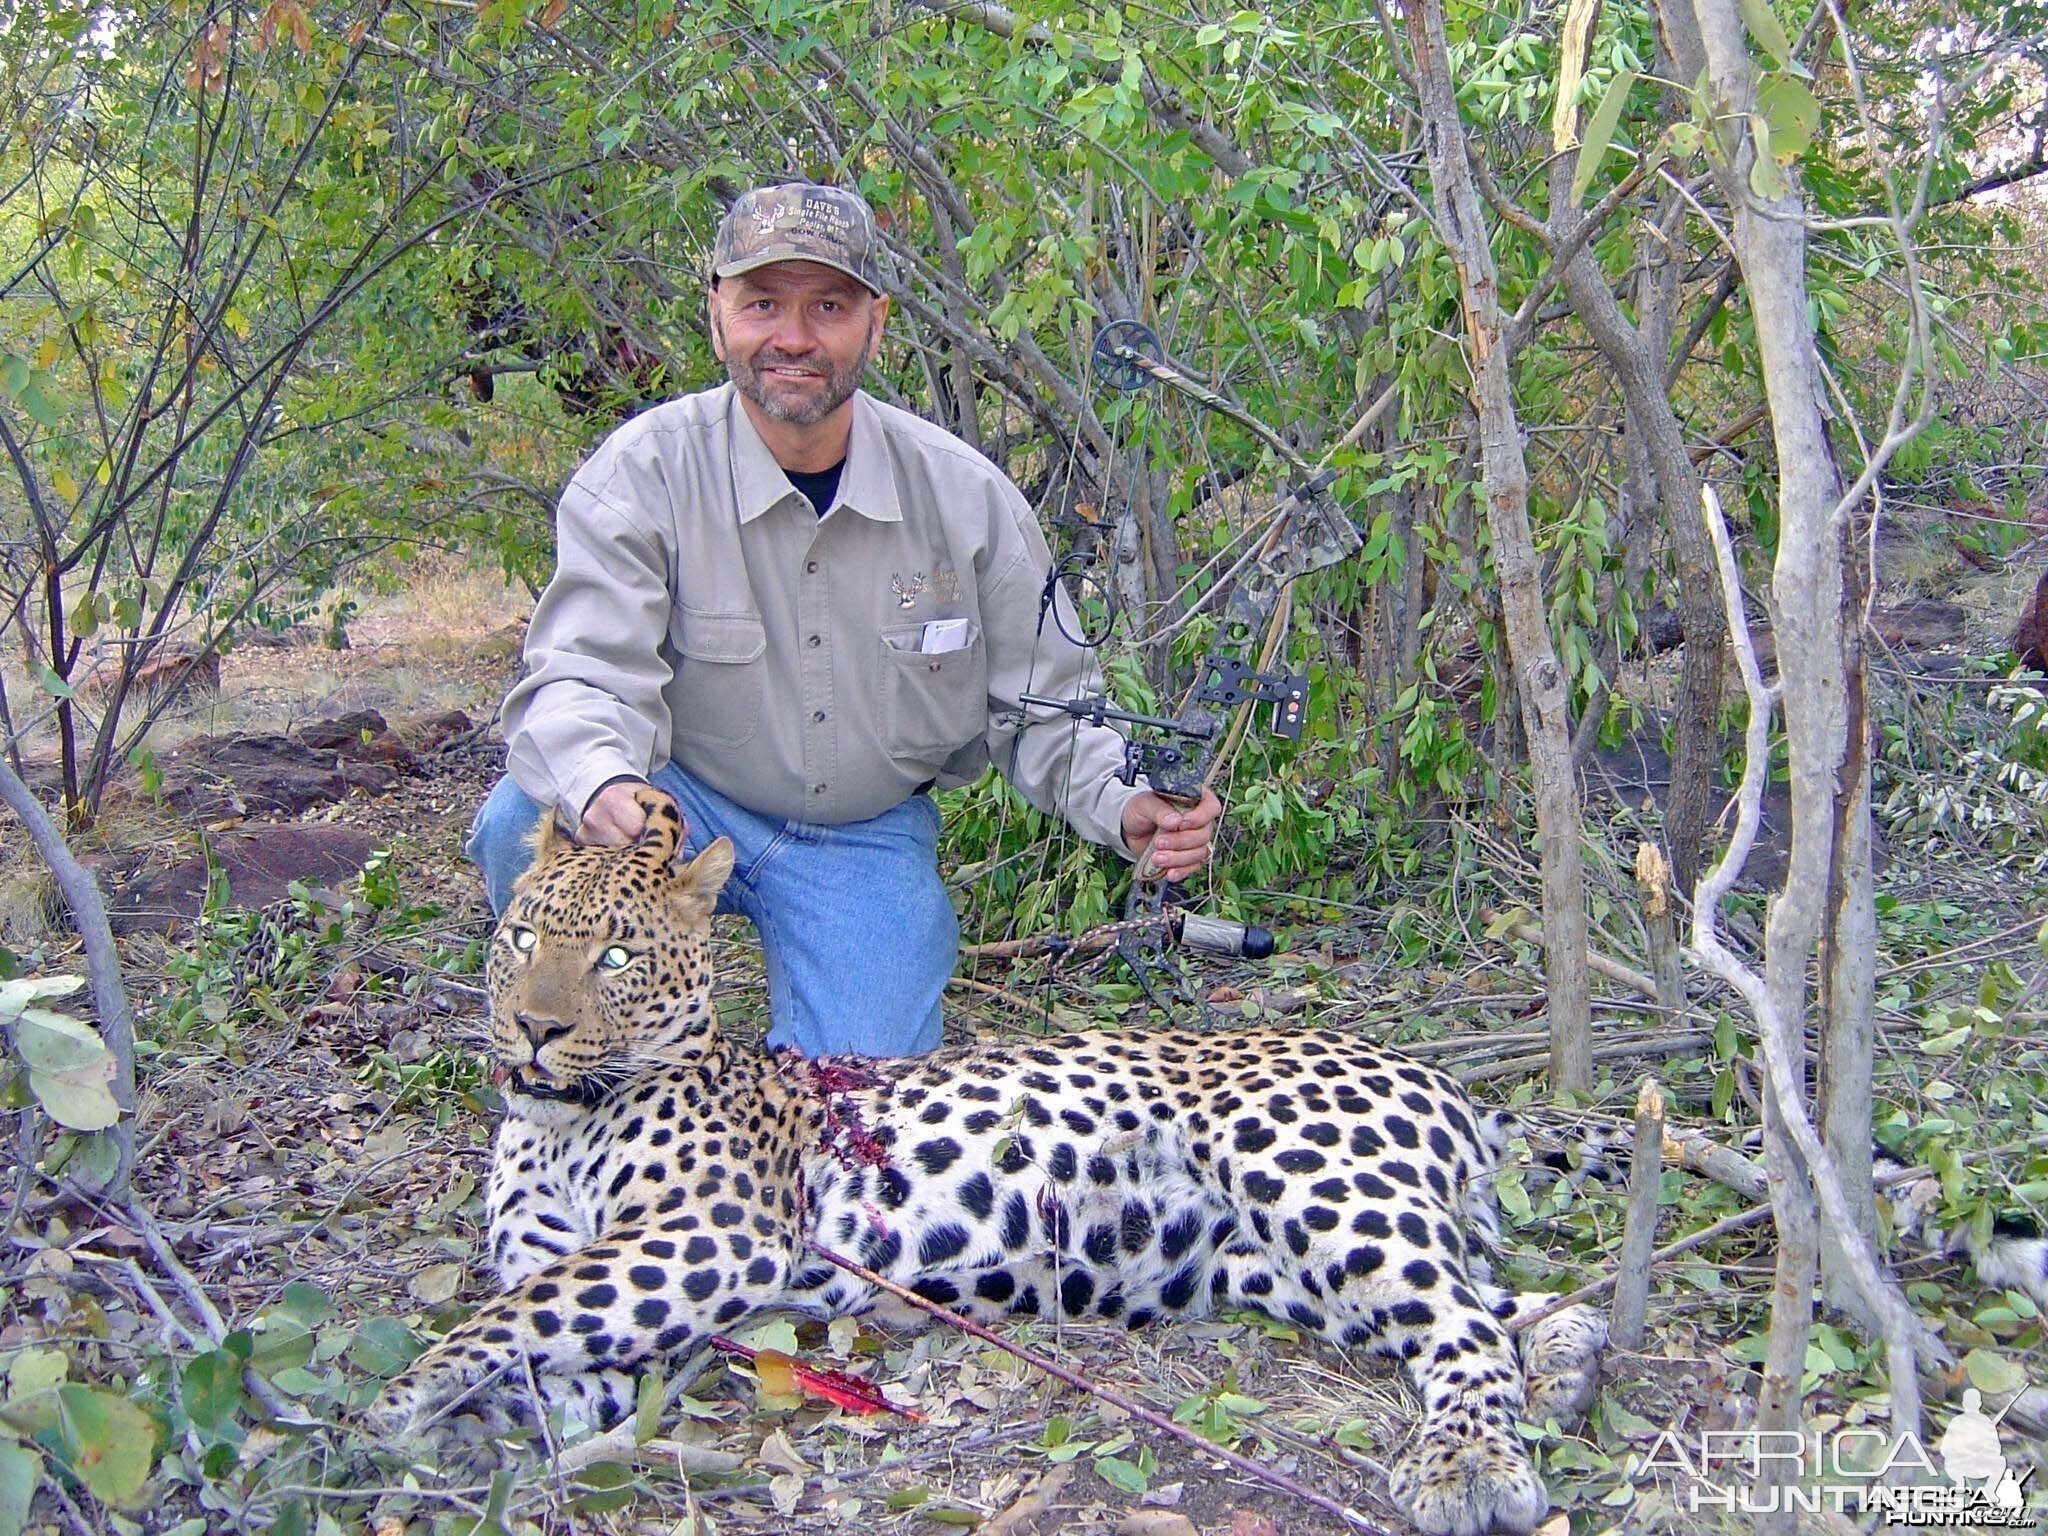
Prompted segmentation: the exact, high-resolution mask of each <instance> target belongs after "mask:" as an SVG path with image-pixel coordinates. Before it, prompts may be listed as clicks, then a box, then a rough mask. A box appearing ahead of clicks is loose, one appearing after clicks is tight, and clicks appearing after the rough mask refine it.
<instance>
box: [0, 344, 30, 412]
mask: <svg viewBox="0 0 2048 1536" xmlns="http://www.w3.org/2000/svg"><path fill="white" fill-rule="evenodd" d="M28 372H29V369H28V359H27V358H25V357H20V356H17V355H16V354H14V353H12V352H0V398H4V399H8V400H12V399H14V398H15V396H17V395H19V394H20V393H21V392H22V391H23V390H24V389H26V388H27V387H28Z"/></svg>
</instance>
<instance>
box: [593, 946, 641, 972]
mask: <svg viewBox="0 0 2048 1536" xmlns="http://www.w3.org/2000/svg"><path fill="white" fill-rule="evenodd" d="M597 963H598V964H599V965H601V966H603V967H604V968H605V969H606V970H608V971H623V970H624V969H625V968H626V967H627V966H629V965H631V964H632V963H633V952H632V951H631V950H630V949H628V948H626V946H625V945H623V944H607V945H606V946H605V949H604V953H603V954H601V955H599V956H598V957H597Z"/></svg>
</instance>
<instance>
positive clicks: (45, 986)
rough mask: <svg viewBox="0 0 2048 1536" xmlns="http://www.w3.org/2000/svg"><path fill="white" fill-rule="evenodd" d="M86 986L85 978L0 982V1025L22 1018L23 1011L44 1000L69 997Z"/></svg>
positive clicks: (42, 977)
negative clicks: (30, 1005)
mask: <svg viewBox="0 0 2048 1536" xmlns="http://www.w3.org/2000/svg"><path fill="white" fill-rule="evenodd" d="M84 985H85V978H84V977H83V976H24V977H20V978H18V979H17V980H14V981H8V982H0V1024H5V1023H7V1022H8V1021H9V1020H11V1019H18V1018H20V1017H21V1011H22V1009H24V1008H26V1007H27V1006H28V1005H29V1004H30V1003H33V1002H36V1001H39V1000H41V999H44V998H54V997H69V996H70V995H71V994H72V993H73V992H76V991H77V990H78V989H79V988H80V987H82V986H84Z"/></svg>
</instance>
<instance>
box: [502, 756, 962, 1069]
mask: <svg viewBox="0 0 2048 1536" xmlns="http://www.w3.org/2000/svg"><path fill="white" fill-rule="evenodd" d="M653 783H654V785H655V787H656V788H657V789H660V790H663V791H665V792H667V793H668V794H670V795H673V796H674V797H675V799H676V803H677V804H678V805H680V806H681V807H682V808H683V815H684V816H685V817H686V818H687V819H688V821H689V830H688V833H687V835H686V837H685V840H684V841H685V845H686V846H687V848H688V851H689V852H690V853H691V854H695V853H697V852H699V851H700V850H702V849H703V848H704V846H705V845H706V844H707V843H710V842H711V841H713V840H714V839H716V838H718V837H720V836H725V837H729V838H731V839H732V841H733V852H734V859H733V875H732V879H731V880H729V881H727V882H726V887H725V890H724V892H723V893H722V894H721V895H720V896H719V898H718V910H719V911H721V912H737V913H739V914H740V915H741V916H742V917H744V918H746V919H747V920H748V921H749V922H751V923H752V924H753V925H754V928H755V931H756V932H758V933H759V934H760V936H761V954H762V958H763V960H764V961H765V962H766V965H767V970H768V1012H769V1018H770V1028H769V1031H768V1044H769V1045H770V1046H771V1047H775V1046H792V1045H793V1046H795V1047H796V1048H797V1049H798V1050H800V1051H802V1052H803V1053H804V1054H805V1055H806V1056H826V1055H838V1054H842V1053H848V1052H851V1053H856V1054H859V1055H863V1056H913V1055H916V1054H918V1053H919V1052H922V1051H929V1050H931V1049H933V1048H934V1047H936V1046H937V1045H938V1043H939V1018H940V1008H939V1001H940V997H941V995H942V994H943V993H944V992H945V989H946V980H947V978H948V977H950V976H951V975H952V974H953V962H954V960H955V959H956V958H957V955H958V952H959V942H960V929H959V924H958V922H957V920H956V919H955V918H954V915H953V904H952V903H951V902H950V901H949V900H947V898H946V888H945V885H944V883H943V882H942V881H941V880H940V879H939V867H938V841H939V808H938V807H937V806H936V805H934V804H933V803H932V798H931V796H930V795H928V794H927V795H912V796H911V797H910V798H909V799H908V800H906V801H904V802H903V803H902V804H901V805H899V806H896V807H894V808H893V809H891V810H887V811H884V812H883V813H882V814H881V815H879V816H877V817H874V818H873V819H872V820H869V821H855V822H849V823H847V824H846V825H844V826H837V827H828V826H819V825H815V824H813V823H810V822H804V821H783V820H781V819H779V818H777V817H772V816H761V815H758V814H756V813H755V812H753V811H750V810H748V809H746V807H744V806H741V805H737V804H735V803H734V802H732V801H731V800H728V799H726V798H725V796H723V795H721V794H719V793H718V792H717V791H716V790H713V789H711V788H709V787H708V786H706V785H703V784H700V783H698V782H697V781H696V780H695V779H693V778H691V777H689V776H688V775H687V774H685V773H684V772H683V770H682V769H681V768H679V767H677V766H676V765H675V764H674V763H668V764H666V765H664V766H663V767H662V768H660V769H659V770H657V771H656V773H655V774H654V777H653ZM544 813H545V808H544V807H542V806H541V805H539V804H537V803H536V802H535V801H533V800H532V799H530V798H529V797H528V796H527V794H526V792H525V791H524V790H522V789H520V787H519V786H518V785H517V784H515V783H513V782H512V780H511V779H509V778H505V779H501V780H499V781H498V786H497V788H495V789H493V790H492V791H491V793H490V797H489V798H488V799H486V800H485V801H484V803H483V806H482V808H481V809H480V810H478V811H477V813H476V820H475V821H474V822H473V823H472V824H471V826H470V830H469V841H468V842H467V843H466V844H465V845H464V851H465V852H466V853H467V854H468V855H469V857H470V859H471V860H472V861H473V862H474V863H475V864H476V866H477V867H478V868H479V869H481V870H482V871H483V874H484V892H485V895H486V896H487V897H488V898H489V900H490V904H491V910H492V911H493V912H503V911H504V909H505V903H506V902H507V901H509V900H510V899H511V895H512V882H513V881H515V880H517V879H518V878H519V876H520V875H521V874H522V873H524V871H525V869H526V867H527V865H528V864H530V863H531V862H532V860H533V850H532V848H531V847H530V846H529V844H528V838H529V837H530V836H531V835H532V832H533V829H534V827H535V826H537V825H538V824H539V822H540V818H541V816H542V815H543V814H544Z"/></svg>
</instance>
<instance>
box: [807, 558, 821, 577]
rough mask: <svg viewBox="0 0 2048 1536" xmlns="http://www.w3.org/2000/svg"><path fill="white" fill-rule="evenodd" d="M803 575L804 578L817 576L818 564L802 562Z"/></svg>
mask: <svg viewBox="0 0 2048 1536" xmlns="http://www.w3.org/2000/svg"><path fill="white" fill-rule="evenodd" d="M804 574H805V575H806V576H815V575H817V574H818V562H817V561H815V560H806V561H805V562H804Z"/></svg>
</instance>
